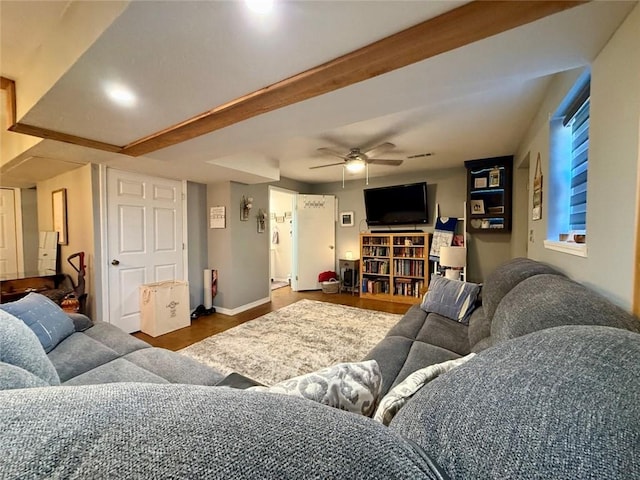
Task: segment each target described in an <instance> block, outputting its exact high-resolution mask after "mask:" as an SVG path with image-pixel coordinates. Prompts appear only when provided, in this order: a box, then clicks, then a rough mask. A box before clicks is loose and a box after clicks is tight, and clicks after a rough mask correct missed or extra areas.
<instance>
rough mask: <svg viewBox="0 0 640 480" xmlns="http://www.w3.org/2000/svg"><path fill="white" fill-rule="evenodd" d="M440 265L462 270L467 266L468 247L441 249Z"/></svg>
mask: <svg viewBox="0 0 640 480" xmlns="http://www.w3.org/2000/svg"><path fill="white" fill-rule="evenodd" d="M440 265H442V266H443V267H452V268H462V267H464V266H466V265H467V249H466V247H440Z"/></svg>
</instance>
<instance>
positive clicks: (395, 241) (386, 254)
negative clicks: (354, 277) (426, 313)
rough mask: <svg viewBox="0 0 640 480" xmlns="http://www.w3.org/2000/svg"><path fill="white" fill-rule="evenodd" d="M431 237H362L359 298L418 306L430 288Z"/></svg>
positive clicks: (392, 234)
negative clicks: (425, 291)
mask: <svg viewBox="0 0 640 480" xmlns="http://www.w3.org/2000/svg"><path fill="white" fill-rule="evenodd" d="M430 239H431V234H429V233H423V232H411V233H361V234H360V261H361V265H360V268H361V274H360V296H361V297H362V298H370V299H376V300H386V301H389V302H398V303H417V302H419V301H420V300H421V298H422V293H423V292H424V290H425V289H426V287H427V286H428V284H429V241H430Z"/></svg>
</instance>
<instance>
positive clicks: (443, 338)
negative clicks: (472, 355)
mask: <svg viewBox="0 0 640 480" xmlns="http://www.w3.org/2000/svg"><path fill="white" fill-rule="evenodd" d="M416 340H418V341H420V342H424V343H430V344H431V345H435V346H436V347H442V348H445V349H447V350H451V351H452V352H455V353H457V354H459V355H466V354H467V353H469V328H468V327H467V326H466V325H464V324H462V323H459V322H453V321H451V319H450V318H447V317H443V316H442V315H439V314H437V313H430V314H428V315H427V318H425V321H424V324H423V325H422V328H421V329H420V331H419V332H418V334H417V335H416Z"/></svg>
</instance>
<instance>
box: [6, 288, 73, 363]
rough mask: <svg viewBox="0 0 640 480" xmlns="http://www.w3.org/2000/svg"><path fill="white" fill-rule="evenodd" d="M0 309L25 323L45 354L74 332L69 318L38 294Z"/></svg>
mask: <svg viewBox="0 0 640 480" xmlns="http://www.w3.org/2000/svg"><path fill="white" fill-rule="evenodd" d="M0 309H2V310H4V311H6V312H9V313H10V314H12V315H13V316H15V317H17V318H19V319H20V320H22V321H23V322H24V323H26V324H27V326H28V327H29V328H30V329H31V330H33V332H34V333H35V334H36V336H37V337H38V340H39V341H40V343H41V344H42V347H43V348H44V351H45V352H50V351H51V350H53V349H54V348H55V347H56V345H58V343H60V342H61V341H62V340H64V339H65V338H67V337H68V336H69V335H71V334H72V333H73V332H75V327H74V325H73V321H72V320H71V319H70V318H69V316H68V315H67V314H66V313H64V311H63V310H62V309H61V308H60V307H59V306H58V305H56V304H55V303H53V302H52V301H51V300H49V299H48V298H47V297H45V296H44V295H40V294H39V293H30V294H29V295H27V296H26V297H22V298H21V299H20V300H16V301H15V302H9V303H3V304H0Z"/></svg>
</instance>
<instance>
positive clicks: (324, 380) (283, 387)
mask: <svg viewBox="0 0 640 480" xmlns="http://www.w3.org/2000/svg"><path fill="white" fill-rule="evenodd" d="M381 388H382V375H381V374H380V367H379V366H378V362H376V361H375V360H367V361H365V362H357V363H339V364H337V365H334V366H332V367H328V368H323V369H322V370H318V371H316V372H312V373H307V374H306V375H300V376H298V377H294V378H290V379H289V380H285V381H283V382H280V383H278V384H276V385H273V386H272V387H251V388H248V389H247V390H258V391H263V392H270V393H280V394H284V395H291V396H294V397H300V398H306V399H308V400H313V401H314V402H318V403H321V404H323V405H329V406H330V407H335V408H339V409H341V410H346V411H348V412H353V413H359V414H361V415H365V416H367V417H370V416H371V415H373V412H374V411H375V408H376V404H377V402H378V397H379V396H380V391H381Z"/></svg>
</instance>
